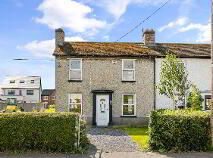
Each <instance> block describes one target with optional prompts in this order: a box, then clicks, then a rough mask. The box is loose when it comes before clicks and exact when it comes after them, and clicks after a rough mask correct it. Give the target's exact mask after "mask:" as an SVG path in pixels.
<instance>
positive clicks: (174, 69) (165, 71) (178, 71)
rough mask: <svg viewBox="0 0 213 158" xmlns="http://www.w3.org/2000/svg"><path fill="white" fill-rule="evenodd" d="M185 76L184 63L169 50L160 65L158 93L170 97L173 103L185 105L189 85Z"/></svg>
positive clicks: (186, 74) (186, 75)
mask: <svg viewBox="0 0 213 158" xmlns="http://www.w3.org/2000/svg"><path fill="white" fill-rule="evenodd" d="M187 77H188V73H187V71H186V69H185V67H184V63H183V62H182V61H181V60H180V59H178V58H177V57H176V55H173V54H171V53H170V52H169V53H168V54H167V55H166V58H165V60H164V61H163V62H162V63H161V67H160V83H159V84H158V85H157V88H158V89H159V93H160V94H161V95H166V96H167V97H168V98H170V99H172V101H173V105H177V103H181V104H182V105H186V96H187V91H188V89H189V88H190V85H191V84H190V82H189V81H188V79H187Z"/></svg>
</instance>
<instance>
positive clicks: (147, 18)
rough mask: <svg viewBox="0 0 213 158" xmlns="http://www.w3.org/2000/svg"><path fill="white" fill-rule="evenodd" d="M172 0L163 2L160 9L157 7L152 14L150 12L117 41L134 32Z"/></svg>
mask: <svg viewBox="0 0 213 158" xmlns="http://www.w3.org/2000/svg"><path fill="white" fill-rule="evenodd" d="M170 1H171V0H167V1H166V2H165V3H163V4H162V5H161V6H160V7H159V8H158V9H156V10H155V11H154V12H153V13H152V14H150V15H149V16H148V17H146V18H145V19H144V20H143V21H141V22H140V23H139V24H137V25H136V26H135V27H133V28H132V29H131V30H129V31H128V32H127V33H125V34H124V35H123V36H121V37H120V38H119V39H117V40H116V42H118V41H120V40H121V39H122V38H124V37H125V36H127V35H128V34H130V33H131V32H133V31H134V30H135V29H137V28H138V27H139V26H140V25H141V24H143V23H144V22H146V21H147V20H149V19H150V18H151V17H152V16H153V15H155V14H156V13H157V12H158V11H159V10H161V9H162V8H163V7H164V6H165V5H167V3H169V2H170Z"/></svg>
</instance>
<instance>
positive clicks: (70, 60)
mask: <svg viewBox="0 0 213 158" xmlns="http://www.w3.org/2000/svg"><path fill="white" fill-rule="evenodd" d="M72 60H80V69H71V62H72ZM72 70H80V71H81V78H80V79H72V78H71V73H70V71H72ZM69 80H71V81H82V59H79V58H71V59H69Z"/></svg>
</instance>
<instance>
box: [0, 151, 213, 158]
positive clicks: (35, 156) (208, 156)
mask: <svg viewBox="0 0 213 158" xmlns="http://www.w3.org/2000/svg"><path fill="white" fill-rule="evenodd" d="M0 158H213V152H205V153H169V154H160V153H152V152H113V153H104V152H101V151H98V152H96V153H90V154H84V155H76V154H40V153H26V154H11V153H0Z"/></svg>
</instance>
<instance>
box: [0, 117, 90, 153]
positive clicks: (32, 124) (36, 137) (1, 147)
mask: <svg viewBox="0 0 213 158" xmlns="http://www.w3.org/2000/svg"><path fill="white" fill-rule="evenodd" d="M78 118H79V115H78V114H76V113H12V114H0V151H11V150H21V151H27V150H38V151H47V152H70V153H75V152H79V151H82V149H83V150H84V149H86V147H87V143H88V140H87V138H86V132H85V130H86V129H85V122H83V121H81V135H80V136H81V137H80V138H81V139H80V144H79V148H78V147H77V146H76V143H77V135H78V129H77V128H76V127H78V126H77V122H78V120H79V119H78Z"/></svg>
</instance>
